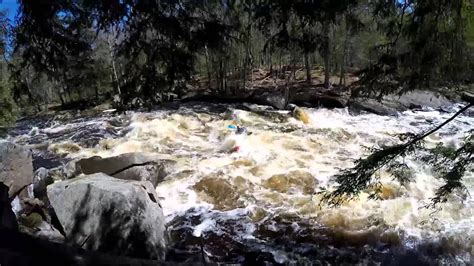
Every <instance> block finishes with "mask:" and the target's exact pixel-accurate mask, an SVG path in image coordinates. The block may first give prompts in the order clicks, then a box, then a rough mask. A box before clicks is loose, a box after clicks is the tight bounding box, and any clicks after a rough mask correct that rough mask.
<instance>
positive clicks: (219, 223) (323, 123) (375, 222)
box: [9, 104, 474, 264]
mask: <svg viewBox="0 0 474 266" xmlns="http://www.w3.org/2000/svg"><path fill="white" fill-rule="evenodd" d="M460 107H461V106H453V107H452V108H451V109H450V110H449V112H440V111H435V110H423V111H406V112H403V113H400V114H399V115H398V116H397V117H395V116H390V117H389V116H378V115H374V114H359V115H352V114H350V113H349V112H348V111H347V110H346V109H333V110H328V109H311V108H304V110H305V111H306V112H307V114H308V115H309V118H310V122H309V123H308V124H304V123H302V122H301V121H298V120H296V119H295V118H293V117H291V115H290V114H289V113H288V112H287V111H274V110H271V109H268V108H266V107H263V106H257V105H210V104H188V105H182V106H181V107H179V108H178V109H177V110H157V111H153V112H130V113H127V114H123V115H111V114H109V113H104V114H102V115H98V116H96V117H89V118H88V117H82V118H71V119H68V120H67V122H60V121H58V119H57V118H52V119H49V120H47V121H44V120H43V121H41V122H38V121H36V122H31V121H30V122H29V124H25V123H26V122H25V123H23V124H21V123H19V125H18V126H17V128H16V129H15V130H13V132H12V134H11V136H9V138H10V139H11V140H13V141H15V142H18V143H21V144H27V145H30V147H32V148H34V149H36V151H35V154H36V158H39V159H38V160H37V162H36V167H39V166H42V165H41V160H43V161H48V160H46V159H44V158H45V157H48V156H49V157H48V158H58V159H57V162H56V163H61V162H65V161H67V160H71V159H76V158H85V157H91V156H96V155H98V156H102V157H109V156H115V155H119V154H122V153H127V152H142V153H149V154H155V155H156V154H158V155H160V156H161V157H163V158H167V159H172V160H175V161H176V162H177V165H178V167H177V172H176V173H174V174H172V175H171V176H169V177H168V178H166V180H165V181H164V182H162V183H160V184H159V185H158V187H157V188H156V191H157V193H158V195H159V196H160V198H161V205H162V206H163V210H164V213H165V215H166V216H167V220H168V225H169V230H170V237H171V239H173V240H174V241H175V243H176V247H175V250H176V251H175V253H174V254H175V256H178V255H179V254H187V253H199V252H202V251H204V254H205V255H206V256H208V257H209V258H210V259H211V260H215V261H221V262H232V263H238V262H251V261H252V260H254V261H257V262H271V263H304V262H311V263H314V262H319V263H327V262H329V263H332V264H339V263H360V264H366V263H368V262H377V263H386V262H388V263H394V262H401V261H403V259H404V258H415V259H414V260H416V261H420V262H423V263H429V264H431V263H455V264H470V263H473V262H474V204H473V203H474V200H473V199H472V198H471V197H467V198H465V199H462V198H460V197H457V196H453V197H451V198H450V199H449V200H448V202H447V203H445V204H443V205H441V206H439V208H438V209H436V210H435V209H432V208H425V206H426V205H427V204H428V203H430V199H431V198H432V197H433V196H434V191H435V189H436V188H438V187H439V186H440V185H442V184H443V183H442V181H441V180H438V179H436V178H435V177H434V175H435V174H434V173H432V172H431V169H430V168H429V167H428V166H426V165H424V164H423V163H422V162H420V161H417V160H415V159H414V158H406V159H405V162H406V163H407V164H408V165H409V166H410V168H411V171H412V173H413V174H414V177H415V178H414V182H412V183H409V184H407V185H405V186H402V185H401V184H399V183H398V182H397V181H395V180H393V177H392V176H391V175H390V174H389V173H387V172H384V171H380V172H379V173H378V174H379V175H380V176H381V180H382V191H381V194H380V196H381V198H382V199H381V200H369V199H368V193H369V192H370V191H367V192H364V193H362V194H360V196H359V198H358V199H356V200H352V201H349V202H346V203H344V204H343V205H342V206H340V207H337V208H330V207H327V206H325V205H322V204H320V203H321V194H320V193H318V192H321V191H323V190H324V189H331V187H332V186H333V185H334V182H333V181H332V180H331V176H333V175H334V174H336V173H337V172H338V171H339V170H340V169H344V168H348V167H351V166H352V165H353V162H354V160H356V159H358V158H360V157H361V156H364V155H367V154H368V153H369V151H368V149H367V148H370V147H374V146H375V147H382V146H386V145H392V144H396V143H399V142H400V140H399V138H398V136H397V135H398V134H402V133H408V132H411V133H420V132H422V131H425V130H427V129H430V128H432V127H434V126H436V125H438V124H440V123H441V122H442V121H444V120H445V119H447V118H449V117H450V116H451V115H452V114H453V113H454V112H455V111H457V110H459V108H460ZM232 114H235V115H236V116H237V117H238V119H239V120H240V122H241V125H242V126H245V127H246V128H247V129H248V130H249V131H250V132H252V134H251V135H248V136H245V135H238V136H234V135H233V132H232V130H229V129H228V128H227V126H228V125H229V124H231V122H232V121H231V119H232ZM473 128H474V118H473V117H469V116H463V115H462V116H460V117H458V118H456V119H455V120H454V121H452V122H451V123H450V124H448V125H447V126H446V127H445V128H443V129H442V130H440V131H439V132H437V133H435V134H433V135H431V136H429V137H428V138H427V140H426V142H427V143H426V145H428V146H433V147H434V146H435V145H436V144H437V143H439V142H443V143H445V144H447V145H454V146H459V145H460V143H461V142H462V140H463V139H464V138H465V137H466V136H467V135H468V133H469V131H471V130H472V129H473ZM229 143H230V144H229ZM226 145H227V146H229V147H232V146H239V150H238V152H229V147H227V146H226ZM46 154H47V156H46ZM41 158H42V159H41ZM40 159H41V160H40ZM55 160H56V159H55ZM48 162H50V161H48ZM465 184H466V186H467V189H468V191H469V192H470V194H471V195H473V194H474V174H473V172H472V168H471V169H470V171H469V172H468V173H467V175H466V177H465ZM180 252H181V253H180ZM176 254H178V255H176ZM249 254H250V255H249ZM407 254H408V255H407Z"/></svg>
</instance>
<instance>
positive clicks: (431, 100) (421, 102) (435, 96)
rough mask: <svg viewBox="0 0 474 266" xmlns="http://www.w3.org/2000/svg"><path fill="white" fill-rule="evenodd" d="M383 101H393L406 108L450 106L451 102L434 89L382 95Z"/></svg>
mask: <svg viewBox="0 0 474 266" xmlns="http://www.w3.org/2000/svg"><path fill="white" fill-rule="evenodd" d="M384 101H387V102H395V103H398V104H400V105H401V106H403V107H404V108H406V109H412V108H413V107H430V108H434V109H438V108H441V107H444V106H451V105H452V104H453V103H452V102H451V101H450V100H449V99H448V98H446V97H445V96H443V95H441V94H440V93H439V92H436V91H429V90H414V91H409V92H407V93H405V94H403V95H401V96H398V95H388V96H385V97H384Z"/></svg>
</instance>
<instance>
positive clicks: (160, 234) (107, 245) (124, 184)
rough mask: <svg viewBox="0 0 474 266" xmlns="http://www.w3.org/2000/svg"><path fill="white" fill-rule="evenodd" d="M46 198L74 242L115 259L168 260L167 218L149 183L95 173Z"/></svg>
mask: <svg viewBox="0 0 474 266" xmlns="http://www.w3.org/2000/svg"><path fill="white" fill-rule="evenodd" d="M48 198H49V200H50V202H51V205H52V207H53V208H54V211H55V213H56V215H57V217H58V219H59V222H60V223H61V225H62V227H63V229H64V232H65V234H66V237H67V239H68V240H70V241H72V242H73V243H75V244H77V245H79V246H82V247H84V248H86V249H89V250H95V251H102V252H110V253H113V254H117V255H127V256H132V257H140V258H148V259H157V258H163V257H164V253H165V248H166V233H165V232H166V231H165V230H166V229H165V220H164V216H163V210H162V208H161V206H160V204H159V202H158V201H157V199H158V196H157V194H156V192H155V190H154V187H153V185H152V184H151V183H150V182H147V181H130V180H121V179H117V178H113V177H111V176H108V175H105V174H103V173H97V174H92V175H88V176H82V177H77V178H73V179H69V180H66V181H61V182H56V183H54V184H52V185H50V186H48Z"/></svg>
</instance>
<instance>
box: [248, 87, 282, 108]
mask: <svg viewBox="0 0 474 266" xmlns="http://www.w3.org/2000/svg"><path fill="white" fill-rule="evenodd" d="M252 99H253V100H254V101H255V102H257V103H259V104H263V105H270V106H272V107H274V108H276V109H285V108H286V105H287V104H288V92H287V91H286V90H284V89H283V90H264V89H260V90H255V91H254V93H253V95H252Z"/></svg>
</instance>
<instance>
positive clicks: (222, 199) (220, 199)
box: [194, 175, 242, 210]
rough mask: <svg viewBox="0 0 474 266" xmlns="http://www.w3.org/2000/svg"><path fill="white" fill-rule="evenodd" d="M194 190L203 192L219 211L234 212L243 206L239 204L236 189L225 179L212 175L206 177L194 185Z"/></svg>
mask: <svg viewBox="0 0 474 266" xmlns="http://www.w3.org/2000/svg"><path fill="white" fill-rule="evenodd" d="M194 190H196V191H198V192H201V194H202V195H204V196H205V199H206V200H207V201H209V202H210V203H212V204H214V205H215V207H216V209H218V210H232V209H235V208H237V207H240V206H242V205H241V204H239V203H238V199H239V195H238V193H237V191H236V187H234V186H233V185H231V184H230V183H229V182H228V181H227V180H225V179H223V178H219V177H215V176H212V175H211V176H209V177H204V178H203V179H201V180H199V182H197V183H196V184H195V185H194Z"/></svg>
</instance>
